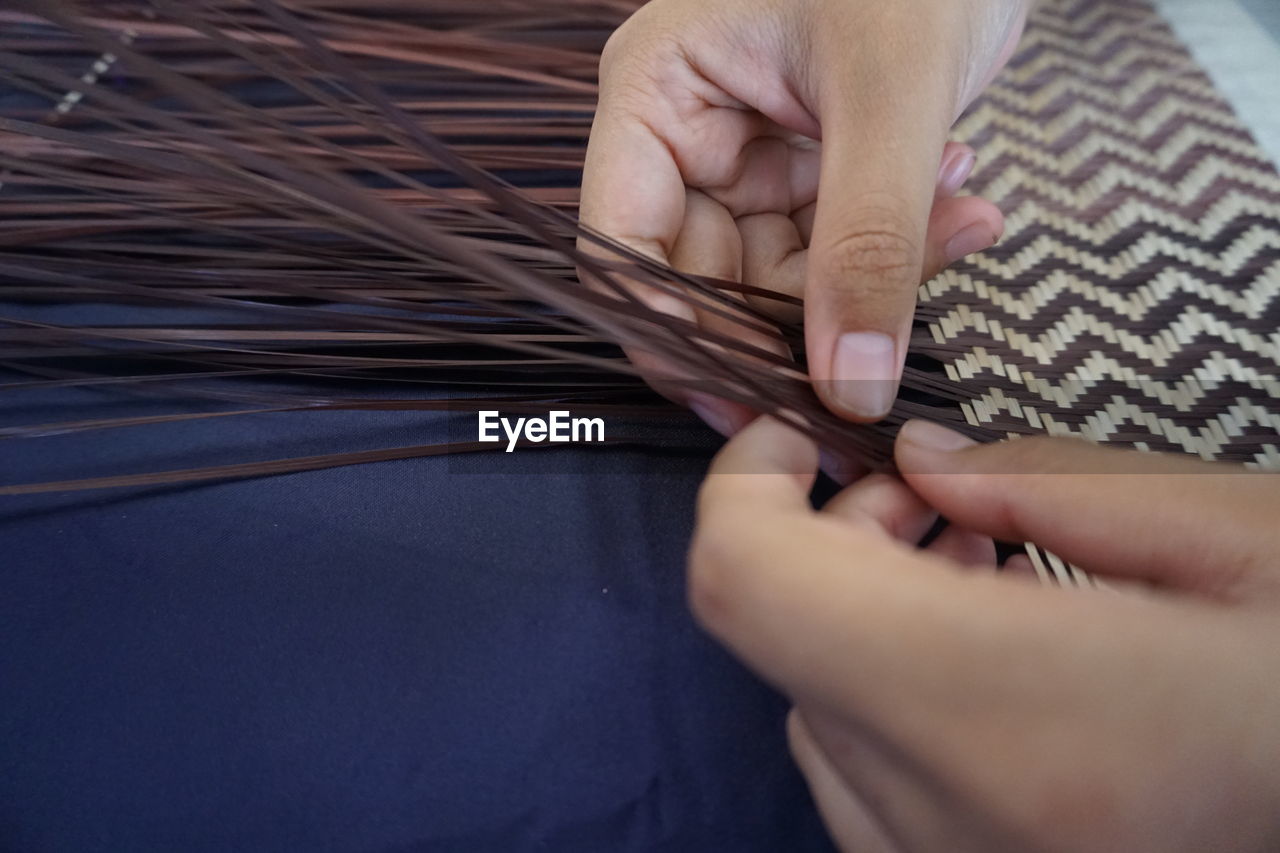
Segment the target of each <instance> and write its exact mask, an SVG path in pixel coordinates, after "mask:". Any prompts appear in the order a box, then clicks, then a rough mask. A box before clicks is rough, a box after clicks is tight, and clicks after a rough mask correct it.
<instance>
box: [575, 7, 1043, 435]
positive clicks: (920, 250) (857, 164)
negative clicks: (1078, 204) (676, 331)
mask: <svg viewBox="0 0 1280 853" xmlns="http://www.w3.org/2000/svg"><path fill="white" fill-rule="evenodd" d="M1028 5H1029V0H894V2H884V0H652V2H650V3H648V4H646V5H645V6H644V7H642V8H641V9H640V11H639V12H637V13H636V14H635V16H634V17H632V18H631V19H630V20H629V21H628V22H627V23H626V24H624V25H623V26H622V27H621V28H620V29H619V30H618V31H617V32H616V33H615V34H614V36H613V37H612V38H611V39H610V41H609V44H608V46H607V47H606V49H605V51H604V54H603V57H602V61H601V65H600V86H601V93H600V105H599V109H598V112H597V115H596V121H595V125H594V127H593V130H592V134H591V139H590V144H589V147H588V151H587V159H586V166H585V170H584V175H583V190H582V213H581V215H582V219H583V221H584V222H585V223H587V224H589V225H591V226H594V227H595V228H597V229H598V230H600V231H603V232H604V233H606V234H609V235H610V236H612V237H614V238H616V239H619V240H620V241H622V242H624V243H626V244H628V245H629V246H631V247H632V248H634V249H636V250H638V251H641V252H644V253H646V254H648V255H650V256H652V257H654V258H656V259H659V260H661V261H664V262H668V263H670V264H671V265H673V266H675V267H676V268H677V269H681V270H683V271H686V272H691V273H695V274H699V275H709V276H715V277H719V278H725V279H733V280H740V281H745V282H746V283H748V284H752V285H755V286H758V287H763V288H766V289H769V290H774V291H778V292H783V293H787V294H789V295H793V296H802V297H803V299H804V306H805V307H804V324H805V335H806V350H807V353H808V361H809V366H810V372H811V375H812V378H813V379H814V380H815V384H816V387H817V388H818V390H819V393H820V394H821V396H822V397H823V399H824V401H825V402H826V403H827V404H828V405H829V406H830V407H831V408H832V409H833V410H834V411H836V412H837V413H839V414H841V415H843V416H845V417H847V418H848V419H850V420H857V421H870V420H876V419H878V418H880V417H881V416H883V415H884V414H886V413H887V411H888V409H889V407H890V406H891V404H892V402H893V398H894V395H895V394H896V390H897V383H898V379H899V377H900V376H901V371H902V363H903V359H904V358H905V353H906V337H907V332H908V330H909V328H910V324H911V316H912V313H913V310H914V307H915V299H916V292H917V289H918V286H919V284H920V283H921V282H922V281H923V280H927V279H928V278H931V277H933V276H934V275H936V274H937V273H938V272H939V271H940V270H941V269H942V268H943V267H944V266H945V265H946V264H948V263H950V262H953V261H955V260H957V259H959V258H960V257H963V256H964V255H967V254H969V253H971V252H975V251H979V250H981V249H985V248H987V247H989V246H990V245H992V244H993V243H994V242H996V240H997V239H998V237H999V235H1000V234H1001V232H1002V231H1003V227H1004V224H1003V219H1002V217H1001V215H1000V212H999V211H998V210H997V209H996V208H995V207H994V206H993V205H992V204H990V203H989V202H987V201H984V200H982V199H979V198H973V197H956V195H955V193H956V192H957V190H958V189H959V188H960V185H961V184H962V183H963V182H964V180H965V178H966V177H967V176H968V173H969V171H970V170H971V169H972V168H973V162H974V154H973V152H972V151H971V150H970V149H968V148H966V147H964V146H960V145H955V144H948V143H947V141H946V136H947V132H948V129H949V128H950V126H951V124H952V123H953V122H954V121H955V119H956V118H957V117H958V116H959V114H960V113H961V112H962V111H963V110H964V109H965V108H966V107H967V106H968V105H969V103H970V102H972V101H973V99H974V98H975V97H977V95H978V94H979V93H980V92H981V91H982V89H983V88H984V87H985V86H986V85H987V83H988V82H989V81H990V80H991V78H992V77H993V76H994V75H995V73H996V72H997V71H998V70H999V68H1000V67H1001V66H1002V65H1003V64H1004V62H1005V61H1006V60H1007V58H1008V57H1009V55H1010V54H1011V53H1012V51H1013V48H1014V46H1015V44H1016V42H1017V39H1018V36H1019V35H1020V33H1021V30H1022V26H1023V22H1024V20H1025V15H1026V11H1027V6H1028ZM583 248H584V250H587V251H599V250H598V249H595V248H594V247H593V246H592V245H590V244H586V243H584V244H583ZM633 289H634V291H635V292H636V294H637V295H638V296H639V297H640V298H642V299H645V300H646V301H647V302H649V303H650V304H651V305H652V306H653V307H655V308H657V309H660V310H663V311H666V312H668V313H670V314H672V315H675V316H679V317H682V318H684V319H687V320H690V321H694V322H698V323H699V324H700V325H702V326H704V327H706V328H709V329H715V330H717V331H723V332H727V333H729V334H732V335H733V336H735V337H738V338H743V339H748V340H750V341H751V342H753V343H756V344H758V345H760V346H763V347H768V348H772V349H774V350H777V348H778V346H779V344H778V343H777V342H776V341H774V340H771V339H770V337H769V336H768V335H765V334H763V333H744V332H743V331H742V330H741V329H739V328H735V327H734V326H733V325H732V322H731V321H727V320H725V319H723V318H717V317H716V316H714V315H712V314H710V313H709V312H705V311H702V310H699V309H698V308H697V307H695V306H691V305H690V304H689V303H688V301H687V300H681V299H677V298H675V297H673V296H672V295H669V294H662V293H658V292H655V291H652V290H648V289H645V288H643V287H640V286H639V285H634V286H633ZM774 305H776V303H772V302H767V301H764V302H762V303H761V307H762V308H766V309H772V307H773V306H774ZM629 355H630V356H631V358H632V361H633V362H634V363H635V364H636V365H637V366H638V367H640V368H641V369H642V370H643V371H645V372H646V375H647V378H649V380H650V381H651V383H652V384H654V386H655V387H657V388H658V389H659V390H662V391H663V392H664V393H666V394H667V395H668V396H671V397H673V398H675V399H677V400H679V401H681V402H686V403H690V404H692V406H693V408H694V409H695V411H697V412H698V413H699V414H701V415H702V416H703V417H704V419H706V420H707V421H708V423H710V424H711V425H712V426H713V427H715V428H717V429H719V430H720V431H721V432H724V433H726V434H730V433H732V432H733V431H735V430H736V429H738V428H740V427H741V426H742V425H744V424H745V423H746V422H748V421H749V420H750V417H751V414H750V412H749V411H748V410H747V409H746V408H745V407H743V406H741V405H737V404H729V403H727V402H725V401H723V400H719V399H716V398H714V397H713V396H711V395H708V394H707V393H705V392H701V393H699V394H698V395H695V396H691V395H690V394H689V392H688V391H687V390H685V389H683V388H682V387H681V386H680V385H679V384H678V383H673V382H672V381H670V380H672V379H679V378H684V379H689V378H696V377H689V376H688V375H687V373H686V372H684V371H682V370H681V368H680V367H679V366H678V365H670V364H664V363H662V362H661V361H659V360H658V359H657V358H656V357H654V356H653V355H651V354H649V353H646V352H644V351H643V350H641V349H633V350H632V351H630V352H629Z"/></svg>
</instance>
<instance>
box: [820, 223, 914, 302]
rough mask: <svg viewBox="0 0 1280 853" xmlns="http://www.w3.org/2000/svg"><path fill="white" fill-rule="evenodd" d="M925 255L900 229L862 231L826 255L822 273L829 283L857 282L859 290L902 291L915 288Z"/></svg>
mask: <svg viewBox="0 0 1280 853" xmlns="http://www.w3.org/2000/svg"><path fill="white" fill-rule="evenodd" d="M922 261H923V256H922V253H921V250H920V248H919V246H918V245H917V243H916V242H915V241H914V240H912V239H911V238H910V237H907V236H906V234H905V233H904V232H903V231H901V230H897V229H873V228H867V229H860V230H857V231H854V232H852V233H849V234H846V235H845V236H843V237H841V238H840V239H839V240H837V241H836V242H835V243H833V244H832V245H831V246H830V247H829V248H828V249H827V251H826V252H825V253H824V254H823V260H822V262H821V264H820V266H819V269H818V273H819V275H821V276H822V277H823V278H824V279H825V280H826V281H827V282H846V281H856V282H857V284H858V285H859V290H860V291H863V292H865V291H866V290H868V289H870V290H873V291H874V290H877V289H878V290H884V291H886V292H888V291H892V292H895V293H896V292H897V291H899V290H900V289H901V288H902V287H903V285H904V284H909V285H910V286H912V287H914V286H915V285H916V284H917V283H918V282H917V280H918V279H919V277H920V271H921V265H922Z"/></svg>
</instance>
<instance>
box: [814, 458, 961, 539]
mask: <svg viewBox="0 0 1280 853" xmlns="http://www.w3.org/2000/svg"><path fill="white" fill-rule="evenodd" d="M822 511H823V513H825V514H826V515H830V516H834V517H836V518H842V519H845V520H847V521H852V522H856V523H863V522H870V523H873V524H876V525H878V526H879V527H880V528H881V529H882V530H884V532H885V533H887V534H888V535H890V536H892V537H893V538H894V539H897V540H898V541H899V542H902V543H905V544H907V545H915V544H916V543H917V542H919V541H920V539H921V538H922V537H923V536H924V535H925V534H926V533H928V532H929V528H930V527H932V526H933V523H934V522H935V521H937V519H938V513H937V511H936V510H934V509H933V508H932V507H930V506H929V505H928V504H927V503H925V502H924V501H923V500H922V499H921V498H920V496H919V495H917V494H916V493H915V492H913V491H912V490H911V489H910V488H909V487H908V486H907V484H906V483H904V482H902V480H900V479H898V478H897V477H894V476H892V475H890V474H881V473H877V474H869V475H868V476H866V477H863V478H862V479H861V480H859V481H858V482H856V483H854V484H853V485H852V486H849V487H848V488H846V489H844V490H843V491H841V492H840V493H839V494H838V495H836V496H835V497H834V498H832V499H831V500H829V501H828V502H827V505H826V506H825V507H823V510H822Z"/></svg>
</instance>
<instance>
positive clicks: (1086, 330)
mask: <svg viewBox="0 0 1280 853" xmlns="http://www.w3.org/2000/svg"><path fill="white" fill-rule="evenodd" d="M956 136H957V137H958V138H959V139H961V140H963V141H965V142H968V143H970V144H971V145H973V146H974V147H975V148H976V149H977V150H978V152H979V166H978V169H977V171H976V172H975V175H974V178H973V180H972V182H971V183H970V188H971V189H972V190H973V191H974V192H975V193H978V194H981V195H984V196H986V197H988V198H990V199H992V200H993V201H994V202H996V204H998V205H999V206H1000V207H1001V209H1002V210H1003V211H1004V212H1005V214H1006V216H1007V221H1008V228H1007V230H1006V232H1005V237H1004V239H1003V241H1002V242H1001V244H1000V245H999V246H998V247H996V248H994V249H992V250H990V251H989V252H986V253H984V254H983V255H981V256H979V257H976V258H973V259H971V260H969V261H966V262H964V263H961V264H959V265H957V266H956V267H955V268H954V269H952V270H950V271H948V272H947V273H945V274H944V275H942V276H941V277H939V278H938V279H937V280H935V281H933V282H931V283H930V284H929V285H928V286H927V287H926V288H925V289H924V293H925V296H924V301H925V302H927V304H929V305H931V306H936V307H937V308H939V309H941V310H943V311H944V313H943V314H942V315H941V316H940V317H938V318H937V319H936V320H934V321H932V322H931V323H930V330H931V331H932V333H933V335H934V337H935V339H936V340H937V341H938V342H939V343H949V344H953V345H954V346H955V347H956V354H955V357H954V358H952V359H951V360H950V361H949V363H948V364H947V367H946V369H947V372H948V374H949V375H950V376H952V377H954V378H957V379H961V380H963V381H964V382H966V383H970V384H971V385H972V387H973V389H974V391H975V393H976V395H977V396H976V398H975V400H974V401H973V402H972V403H970V404H966V405H965V407H964V408H965V414H966V417H967V418H968V419H969V420H970V422H971V423H975V424H977V423H984V422H990V421H991V419H992V418H993V416H994V415H995V414H996V413H1001V414H1003V415H1014V416H1016V417H1019V418H1025V420H1026V422H1027V423H1028V424H1029V425H1030V426H1032V427H1035V428H1036V429H1039V430H1045V431H1047V432H1050V433H1055V434H1076V435H1081V436H1084V437H1087V438H1090V439H1095V440H1099V441H1108V442H1117V443H1125V444H1132V445H1135V446H1137V447H1141V448H1151V449H1158V450H1178V451H1182V452H1189V453H1195V454H1198V455H1200V456H1203V457H1204V458H1206V459H1222V460H1233V461H1239V462H1245V463H1249V464H1252V465H1256V466H1261V467H1268V468H1274V467H1278V466H1280V454H1278V453H1277V434H1278V433H1280V405H1278V403H1277V392H1278V391H1280V384H1278V383H1277V374H1278V368H1280V332H1278V329H1280V300H1277V298H1276V297H1277V293H1278V292H1280V179H1278V178H1277V174H1276V171H1275V169H1274V168H1273V166H1272V165H1271V164H1270V162H1269V161H1268V158H1267V157H1266V155H1265V154H1264V153H1263V152H1262V151H1260V150H1259V148H1258V147H1257V145H1255V144H1254V142H1253V140H1252V138H1251V137H1250V135H1249V133H1248V132H1247V131H1246V130H1245V128H1244V127H1243V126H1242V125H1241V123H1240V121H1239V120H1238V119H1237V118H1236V116H1235V114H1234V113H1233V112H1232V110H1231V108H1230V106H1229V105H1228V104H1227V103H1226V102H1225V101H1224V99H1223V98H1222V96H1221V95H1220V94H1219V93H1218V92H1217V91H1216V90H1215V88H1214V86H1213V84H1212V83H1211V81H1210V80H1209V78H1208V77H1207V76H1206V75H1205V73H1204V71H1203V70H1202V69H1201V68H1200V67H1199V66H1198V65H1197V63H1196V62H1195V60H1194V59H1193V58H1192V57H1191V55H1190V54H1189V53H1188V51H1187V49H1186V48H1185V47H1184V46H1183V45H1182V44H1181V43H1180V42H1179V40H1178V39H1177V37H1176V36H1175V35H1174V33H1173V32H1172V31H1171V30H1170V28H1169V27H1168V26H1167V24H1166V23H1165V22H1164V21H1163V20H1162V19H1161V18H1160V16H1159V15H1158V14H1157V13H1156V11H1155V10H1154V9H1153V8H1152V7H1151V6H1150V5H1148V4H1147V3H1145V2H1141V0H1084V2H1081V0H1052V2H1048V3H1042V4H1040V7H1039V9H1038V10H1037V11H1036V12H1035V14H1034V18H1033V20H1032V22H1031V25H1030V27H1029V28H1028V31H1027V35H1026V38H1025V40H1024V42H1023V45H1022V48H1021V50H1020V51H1019V53H1018V55H1017V56H1016V57H1015V59H1014V60H1013V62H1012V63H1011V65H1010V67H1009V68H1008V69H1007V70H1006V71H1005V73H1004V74H1003V75H1001V77H1000V78H999V79H998V80H997V82H996V83H995V85H993V86H992V87H991V89H990V90H989V91H988V93H987V94H986V95H985V96H984V97H983V98H982V99H981V101H979V102H978V103H977V104H975V105H974V107H973V108H972V109H971V110H970V111H969V113H968V114H967V115H966V116H965V117H964V118H963V119H962V120H961V122H960V123H959V126H958V127H957V128H956ZM1028 329H1033V330H1034V331H1030V332H1029V331H1027V330H1028ZM1046 409H1052V413H1051V414H1049V413H1046V412H1045V410H1046Z"/></svg>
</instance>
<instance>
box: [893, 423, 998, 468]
mask: <svg viewBox="0 0 1280 853" xmlns="http://www.w3.org/2000/svg"><path fill="white" fill-rule="evenodd" d="M977 444H978V443H977V442H976V441H974V440H973V439H972V438H969V437H968V436H967V435H965V434H963V433H961V432H957V431H956V430H953V429H949V428H947V427H945V426H943V425H942V424H937V423H932V422H930V421H925V420H920V419H919V418H914V419H912V420H909V421H907V422H906V423H905V424H903V425H902V428H901V429H899V430H898V437H897V439H896V441H895V442H894V448H893V451H894V459H895V461H897V463H898V467H899V468H900V469H901V470H902V471H903V472H904V473H907V472H910V473H934V472H943V473H949V472H951V471H954V470H956V465H957V459H956V455H957V454H958V452H959V451H963V450H967V449H969V448H972V447H975V446H977Z"/></svg>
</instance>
